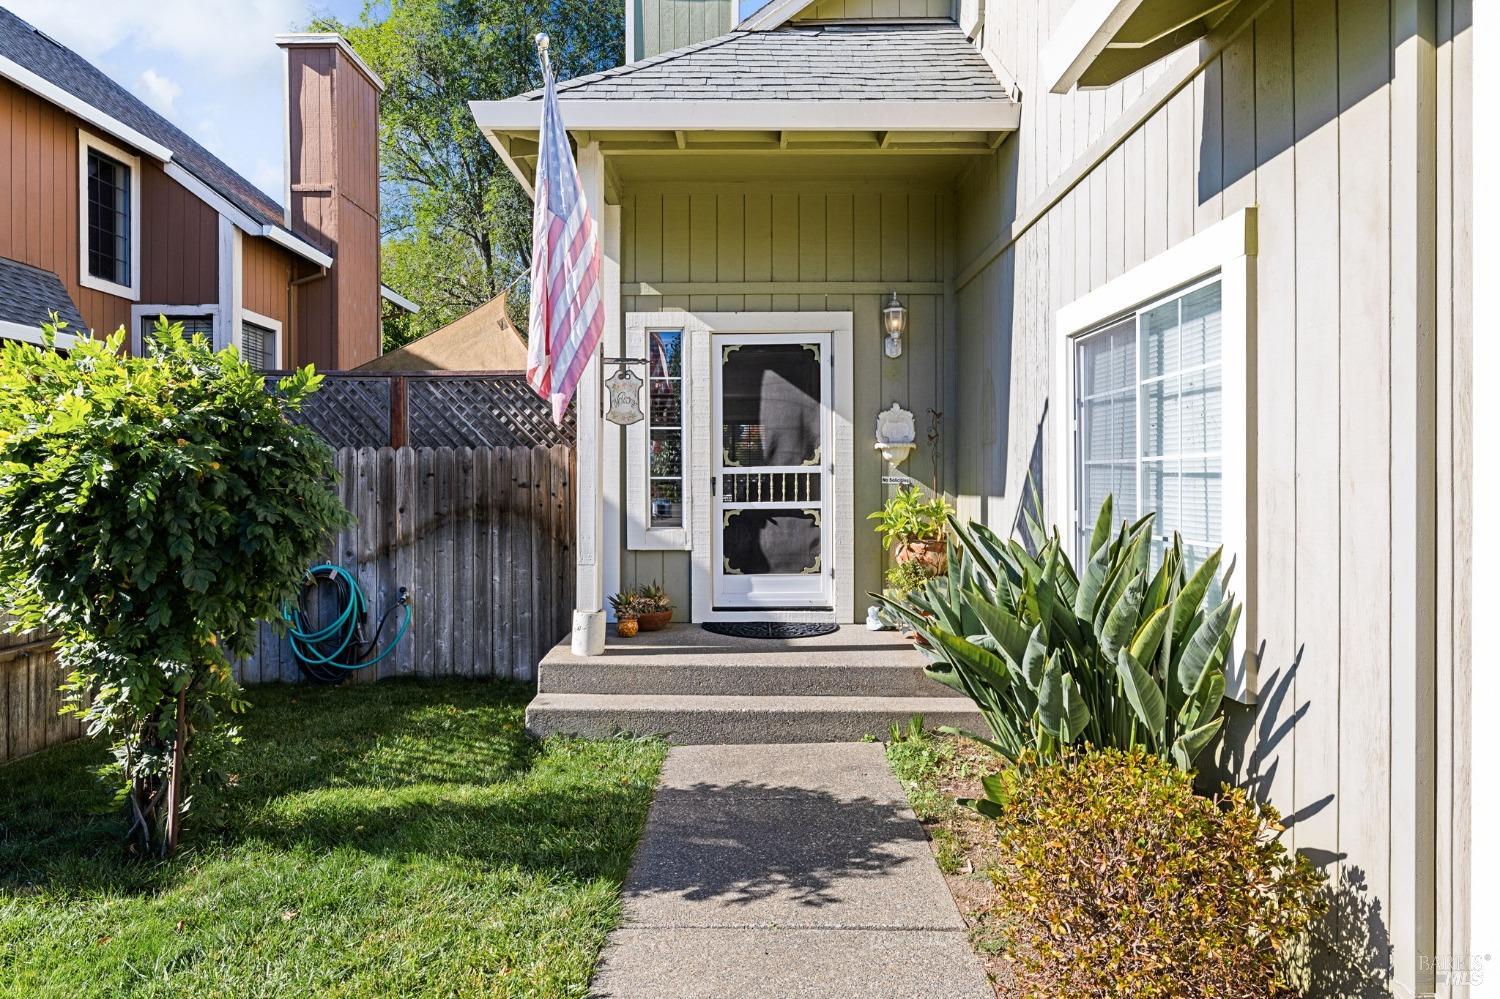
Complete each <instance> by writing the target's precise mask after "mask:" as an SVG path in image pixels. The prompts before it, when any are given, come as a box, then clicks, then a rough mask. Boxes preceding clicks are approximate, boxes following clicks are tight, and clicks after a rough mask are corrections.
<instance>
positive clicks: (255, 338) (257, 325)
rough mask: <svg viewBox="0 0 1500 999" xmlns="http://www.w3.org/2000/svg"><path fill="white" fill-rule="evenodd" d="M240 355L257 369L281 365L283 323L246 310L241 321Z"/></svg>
mask: <svg viewBox="0 0 1500 999" xmlns="http://www.w3.org/2000/svg"><path fill="white" fill-rule="evenodd" d="M239 351H240V357H242V358H244V360H245V363H247V364H249V365H250V366H251V367H252V368H255V369H256V370H257V371H275V370H276V369H278V368H280V367H281V323H279V322H277V321H276V320H274V319H271V318H269V317H267V316H261V315H256V314H255V313H253V312H248V311H247V312H245V313H244V318H243V319H242V320H241V321H240V339H239Z"/></svg>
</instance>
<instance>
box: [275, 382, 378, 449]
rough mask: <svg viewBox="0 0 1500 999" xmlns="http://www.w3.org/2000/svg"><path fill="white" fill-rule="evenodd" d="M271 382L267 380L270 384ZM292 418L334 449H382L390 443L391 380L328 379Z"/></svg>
mask: <svg viewBox="0 0 1500 999" xmlns="http://www.w3.org/2000/svg"><path fill="white" fill-rule="evenodd" d="M270 381H271V379H267V382H268V383H269V382H270ZM292 419H294V420H296V421H297V422H299V423H305V424H307V425H308V426H309V427H311V428H312V429H313V430H315V431H316V432H317V433H318V436H320V437H322V438H323V439H324V440H326V441H327V442H328V443H329V444H331V445H333V446H334V447H379V446H380V445H382V444H389V443H390V440H391V380H390V379H389V378H385V377H371V378H363V377H357V376H356V377H342V376H341V377H325V378H324V379H323V386H322V388H320V389H319V390H318V391H317V392H314V393H313V394H312V396H311V397H309V398H308V399H307V401H306V402H304V403H303V404H302V409H301V410H300V412H297V413H293V414H292Z"/></svg>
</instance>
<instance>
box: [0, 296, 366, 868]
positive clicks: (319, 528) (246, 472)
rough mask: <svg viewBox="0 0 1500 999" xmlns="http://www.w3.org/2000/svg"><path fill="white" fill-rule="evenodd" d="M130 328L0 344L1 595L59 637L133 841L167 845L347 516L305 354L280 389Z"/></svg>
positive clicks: (53, 329) (179, 341) (70, 697)
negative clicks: (261, 631)
mask: <svg viewBox="0 0 1500 999" xmlns="http://www.w3.org/2000/svg"><path fill="white" fill-rule="evenodd" d="M60 329H61V326H58V325H55V324H54V325H51V326H48V327H45V328H44V339H46V340H47V342H48V344H49V346H50V344H51V343H52V342H53V340H52V338H53V337H54V336H55V334H56V333H57V332H58V331H60ZM124 337H125V331H124V330H120V331H119V332H117V333H116V334H114V336H112V337H110V338H109V340H107V341H97V340H91V339H87V338H80V339H79V340H78V341H77V343H76V344H75V346H74V347H73V348H72V351H71V352H70V353H68V354H63V353H60V352H58V351H54V350H48V349H41V348H38V347H35V346H32V345H30V344H24V343H18V342H14V341H12V342H8V343H6V344H5V345H4V346H3V347H0V606H3V607H4V609H5V610H6V611H8V612H9V613H11V614H13V615H14V616H15V618H16V621H17V623H18V624H19V625H20V626H21V627H22V628H26V629H30V628H46V629H48V630H50V631H52V632H54V633H55V634H56V636H57V639H56V649H57V655H58V658H59V660H60V662H61V664H62V666H63V668H64V670H66V671H67V673H68V679H67V682H66V685H65V688H64V689H65V693H66V703H67V705H68V706H69V708H70V710H72V711H73V712H74V713H75V714H77V715H79V716H80V717H82V718H83V719H84V720H85V722H86V724H87V727H88V731H89V733H90V735H104V736H107V737H108V738H109V739H110V740H111V742H112V748H113V753H114V759H115V763H114V765H113V766H112V767H109V768H107V769H106V774H108V775H111V776H112V777H113V779H115V780H117V781H118V785H119V796H120V799H121V802H122V804H128V807H129V816H130V832H129V835H130V836H132V837H134V838H135V839H136V840H137V841H138V842H139V843H140V844H141V845H142V846H143V847H145V848H146V849H148V850H151V851H153V852H159V853H161V854H163V855H165V854H169V853H171V852H172V850H173V849H175V847H176V845H177V839H178V835H179V831H180V829H181V821H182V814H183V813H184V811H185V810H186V808H187V806H188V803H189V795H190V794H191V792H192V789H193V787H194V785H195V784H197V783H198V782H199V781H201V780H202V779H204V778H207V777H210V776H212V775H213V770H212V763H213V758H214V755H215V750H217V749H219V748H221V747H222V746H223V745H224V744H225V743H226V742H228V741H232V740H233V739H234V737H235V736H234V729H233V727H232V725H231V724H230V722H231V716H232V715H234V714H235V713H237V712H240V711H243V710H244V709H245V707H246V705H245V702H244V699H243V698H242V697H241V691H240V688H239V685H238V684H237V683H236V682H235V680H234V674H233V671H232V669H231V664H232V663H233V661H234V660H235V659H237V658H241V657H243V656H245V655H248V654H249V653H250V651H251V650H252V648H253V640H254V636H255V633H256V628H257V622H260V621H263V620H267V619H275V618H277V617H279V611H280V608H281V605H282V603H283V601H285V600H288V599H290V598H292V597H293V596H294V595H295V594H296V593H297V592H298V590H299V588H300V587H301V584H302V578H303V573H304V572H305V571H306V568H307V566H308V564H309V563H310V562H312V561H313V559H314V557H315V556H316V555H317V554H318V552H319V551H320V549H321V548H322V546H323V544H324V543H325V541H326V538H327V537H328V535H329V534H330V533H331V532H332V531H334V530H336V529H338V528H339V527H340V526H341V525H343V524H344V523H345V521H346V520H347V517H348V514H347V513H346V512H345V511H344V508H343V506H342V505H341V504H340V503H339V501H338V498H337V497H336V496H335V495H334V493H333V490H332V484H333V481H334V467H333V458H332V453H331V452H330V451H329V449H328V446H327V445H326V444H324V443H323V442H322V441H321V440H320V439H318V438H317V437H316V436H315V435H314V434H313V433H312V431H310V430H308V429H306V428H305V427H300V426H296V425H294V424H292V423H290V422H288V420H287V419H286V417H285V411H286V410H288V409H296V408H297V407H298V406H300V405H301V403H302V401H303V400H304V399H305V398H306V397H307V396H308V395H309V394H310V393H312V392H314V391H315V390H316V389H317V387H318V385H319V383H320V381H321V376H319V375H317V374H315V373H314V372H313V369H312V368H311V367H308V368H306V369H304V370H302V371H298V372H295V373H293V374H292V375H290V376H288V377H287V378H286V379H284V380H283V381H282V382H281V383H280V386H279V387H278V390H277V392H276V393H274V394H272V393H268V392H267V391H266V387H265V379H264V378H262V377H261V376H260V375H259V374H257V373H256V372H255V371H254V370H252V369H251V368H250V366H249V365H248V364H246V363H245V362H244V361H242V360H240V358H239V356H238V354H236V353H235V351H234V350H233V349H232V348H231V349H228V350H225V351H223V352H220V353H217V354H215V353H214V352H213V351H212V350H211V349H210V348H209V346H208V345H207V343H206V342H205V341H204V340H203V339H202V338H201V337H200V338H195V339H194V340H191V341H189V340H187V339H185V338H184V337H183V335H182V326H181V324H180V323H179V324H173V325H171V326H168V324H167V323H166V321H165V320H162V321H161V322H160V323H159V324H158V325H157V333H156V339H155V341H153V345H152V353H151V356H149V357H129V356H126V355H125V354H124V353H123V346H124Z"/></svg>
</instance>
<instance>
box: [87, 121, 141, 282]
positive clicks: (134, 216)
mask: <svg viewBox="0 0 1500 999" xmlns="http://www.w3.org/2000/svg"><path fill="white" fill-rule="evenodd" d="M90 149H92V150H94V151H95V152H99V153H102V154H104V155H105V156H108V157H109V158H110V159H113V160H118V161H119V162H121V163H123V164H125V165H126V166H128V167H130V284H128V285H123V284H117V283H116V282H114V281H106V280H105V279H103V278H98V277H94V276H93V275H92V274H90V273H89V150H90ZM78 283H79V284H80V285H82V286H83V287H85V288H92V289H94V290H95V291H102V292H104V293H106V294H109V295H118V296H119V297H121V298H128V299H130V300H131V301H132V302H134V301H137V300H139V299H140V297H141V158H140V157H139V156H136V155H135V154H134V153H128V152H126V151H125V150H123V149H121V148H120V147H119V146H115V145H111V144H110V143H108V142H105V141H104V140H103V139H101V138H99V137H97V136H95V135H91V134H89V133H88V132H85V131H84V130H83V129H81V128H80V129H79V130H78Z"/></svg>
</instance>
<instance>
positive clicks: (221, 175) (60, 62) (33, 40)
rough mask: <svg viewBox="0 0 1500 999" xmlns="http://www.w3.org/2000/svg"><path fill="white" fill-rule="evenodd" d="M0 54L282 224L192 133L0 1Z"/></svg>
mask: <svg viewBox="0 0 1500 999" xmlns="http://www.w3.org/2000/svg"><path fill="white" fill-rule="evenodd" d="M0 56H4V57H5V58H7V59H10V60H12V61H13V62H16V63H19V64H20V65H22V66H24V67H26V68H27V69H29V70H31V71H32V72H33V73H35V74H37V75H38V76H40V77H42V78H43V79H44V80H47V81H49V82H51V83H52V84H54V85H55V86H57V87H60V88H61V89H63V90H66V91H67V92H68V93H70V94H72V95H73V96H74V97H77V98H78V99H79V100H81V101H83V102H85V103H87V104H90V105H92V106H94V107H96V108H98V109H99V110H100V111H103V112H104V113H105V114H107V115H109V116H111V117H112V118H115V119H117V120H119V121H121V122H123V123H124V124H126V125H129V126H130V127H131V128H133V129H135V130H136V131H137V132H140V133H141V134H142V135H145V136H146V137H147V138H150V139H154V140H155V141H157V142H159V143H161V144H162V145H164V146H166V147H167V148H168V149H170V150H172V154H173V155H172V161H173V162H174V163H176V164H177V165H178V166H180V167H182V168H183V169H185V170H187V171H188V172H189V173H191V174H192V175H193V176H195V177H197V178H198V179H199V180H201V181H202V182H203V183H204V184H206V185H208V186H209V187H210V188H212V189H213V190H214V191H216V192H217V193H218V194H220V195H221V196H222V197H224V198H225V200H227V201H229V202H230V203H231V204H233V205H234V206H235V207H236V208H239V209H240V210H241V211H243V212H244V213H245V214H247V215H249V216H250V217H251V218H253V219H255V220H256V221H258V222H260V223H261V224H263V225H264V224H270V225H275V226H281V227H283V228H284V227H285V218H284V215H283V213H282V210H281V206H280V205H278V204H277V203H276V201H275V200H274V199H272V198H270V197H269V196H267V195H266V194H265V192H263V191H261V190H260V188H258V187H256V186H255V185H254V184H252V183H250V181H248V180H246V179H245V178H244V177H242V176H240V175H239V174H238V173H235V172H234V170H232V169H230V167H229V165H228V164H226V163H225V162H224V161H223V160H221V159H219V158H218V157H217V156H215V155H214V154H213V153H211V152H209V151H208V150H207V149H204V148H203V147H202V146H200V145H199V144H198V143H197V142H196V141H195V140H194V139H193V137H192V136H190V135H188V134H187V133H186V132H184V131H183V130H182V129H180V128H178V127H177V126H176V125H173V124H172V123H171V122H169V121H167V119H165V118H163V117H162V116H161V115H159V114H157V113H156V112H155V111H153V110H151V109H150V108H149V107H147V106H146V105H145V104H144V103H143V102H142V101H141V100H140V99H139V98H137V97H136V96H135V95H134V94H132V93H131V92H130V91H128V90H126V89H125V88H124V87H122V86H120V85H119V84H118V83H116V82H115V81H114V80H111V79H110V78H109V77H108V76H105V75H104V74H103V73H102V72H100V71H99V70H98V69H95V68H94V66H93V65H92V64H91V63H90V62H89V61H88V60H86V59H84V58H83V57H82V56H80V55H79V54H78V53H76V52H74V51H72V50H71V49H67V48H64V47H63V46H62V45H59V44H58V43H57V42H55V41H53V40H52V39H51V38H49V37H47V36H46V35H44V34H43V33H42V32H40V31H38V30H36V29H35V28H33V27H32V26H31V25H30V24H27V23H26V22H25V21H23V20H21V19H20V18H19V17H17V16H16V15H15V14H12V13H11V12H10V11H8V10H6V9H5V8H4V7H0Z"/></svg>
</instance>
